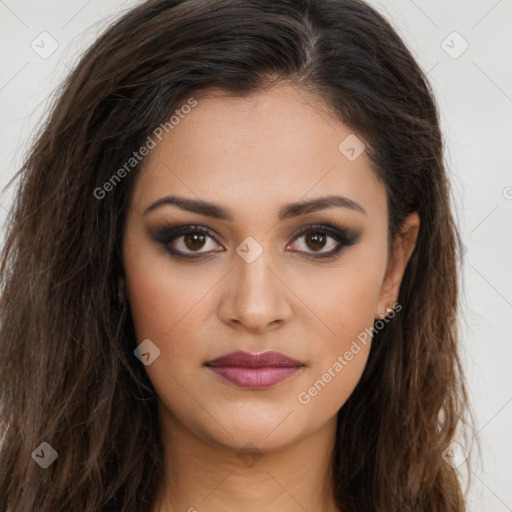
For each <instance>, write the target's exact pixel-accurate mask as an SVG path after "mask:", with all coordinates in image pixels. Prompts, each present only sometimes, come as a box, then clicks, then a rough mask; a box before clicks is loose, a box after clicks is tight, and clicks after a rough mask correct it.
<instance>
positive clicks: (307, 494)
mask: <svg viewBox="0 0 512 512" xmlns="http://www.w3.org/2000/svg"><path fill="white" fill-rule="evenodd" d="M351 133H352V132H351V130H350V129H349V128H348V127H347V126H346V125H344V124H343V123H341V122H340V121H339V120H338V119H336V118H335V117H334V116H333V115H332V114H330V113H329V112H328V110H327V109H326V108H325V106H324V105H323V103H322V102H321V100H320V99H319V98H317V97H316V96H314V95H312V94H311V93H308V92H306V91H304V90H302V89H298V88H297V87H294V86H292V85H280V86H276V87H274V88H272V89H270V90H267V91H265V92H260V93H258V94H253V95H251V96H249V97H245V98H235V97H231V96H228V95H227V94H225V93H223V92H222V91H214V90H212V91H209V93H208V94H207V95H206V96H204V97H201V98H200V99H199V100H198V104H197V106H195V107H194V108H193V109H192V110H191V112H190V113H189V114H188V115H186V116H185V117H184V118H183V119H181V120H180V122H179V124H177V125H176V126H175V127H174V129H173V130H172V131H171V132H170V133H169V134H168V135H166V136H165V137H164V138H163V139H162V141H161V142H160V143H159V144H158V145H157V147H156V148H155V149H153V150H152V151H151V153H150V155H149V156H148V158H149V160H148V162H147V167H146V168H145V170H144V172H143V173H141V174H140V175H139V176H138V179H137V182H136V185H135V188H134V191H133V194H132V196H131V198H130V204H129V212H128V217H127V222H126V226H125V231H124V236H123V260H124V261H123V262H124V268H125V274H126V281H125V282H124V283H122V286H123V287H124V292H125V294H126V296H127V299H128V301H129V304H130V309H131V313H132V317H133V321H134V326H135V331H136V334H137V341H138V343H140V342H142V341H143V340H145V339H150V340H151V341H152V343H154V345H156V346H157V347H158V348H159V349H160V355H159V356H158V357H157V358H156V359H155V360H154V362H152V363H151V364H150V365H148V366H146V367H145V368H146V371H147V373H148V376H149V378H150V379H151V382H152V383H153V385H154V387H155V390H156V392H157V394H158V397H159V419H160V427H161V431H162V439H163V442H164V447H165V454H166V466H167V470H168V478H167V480H166V483H165V485H163V486H162V489H161V492H160V493H159V497H160V498H161V502H160V504H159V506H158V507H157V508H155V509H154V512H170V511H173V512H174V511H187V510H189V511H190V512H192V511H193V510H198V511H215V512H221V511H230V512H236V511H244V512H256V511H258V512H259V511H261V510H265V511H268V512H272V511H279V512H288V511H294V512H295V511H303V510H311V511H313V510H324V511H328V512H333V511H337V510H338V509H337V507H336V505H335V503H334V499H333V497H332V491H331V488H330V486H329V483H328V479H327V475H328V474H329V461H330V455H331V452H332V449H333V447H334V439H335V429H336V417H337V412H338V410H339V409H340V408H341V407H342V406H343V404H344V403H345V402H346V400H347V399H348V397H349V396H350V394H351V393H352V391H353V390H354V388H355V386H356V384H357V382H358V381H359V379H360V377H361V375H362V372H363V370H364V367H365V364H366V361H367V357H368V354H369V350H370V345H371V342H368V343H367V344H366V346H365V345H364V344H362V343H359V345H360V348H361V350H360V351H359V352H358V353H357V355H354V357H353V358H352V359H351V360H350V361H348V362H347V365H346V366H344V367H343V370H342V371H340V372H338V373H335V377H332V378H331V380H330V382H328V383H327V384H326V385H325V387H324V388H323V389H322V390H321V391H320V392H318V393H317V394H316V396H314V397H311V400H310V401H309V403H307V404H303V403H300V401H299V400H298V395H299V393H301V392H304V391H306V392H307V390H308V389H309V388H310V387H311V386H312V385H313V383H314V382H315V381H317V380H318V379H319V378H321V377H322V375H323V374H325V372H327V370H328V369H329V368H332V366H333V363H334V362H335V361H336V360H337V358H338V356H343V355H344V354H345V352H346V351H347V350H349V349H350V347H351V344H352V342H353V341H354V340H356V338H357V336H358V334H360V333H361V332H364V330H365V328H366V329H370V327H372V326H373V323H374V319H375V318H380V315H381V314H382V313H384V312H385V308H386V306H391V305H393V304H394V303H395V302H396V301H397V298H398V291H399V286H400V282H401V280H402V276H403V272H404V269H405V266H406V264H407V261H408V259H409V257H410V255H411V253H412V251H413V249H414V245H415V242H416V237H417V234H418V229H419V217H418V215H417V214H416V213H413V214H411V215H410V216H409V217H408V218H407V219H406V222H405V224H404V227H403V231H402V234H403V236H402V237H401V238H399V239H398V241H397V243H396V244H395V246H394V251H393V253H392V254H391V255H389V256H390V257H389V262H388V254H387V236H388V233H387V215H388V211H387V202H386V193H385V189H384V186H383V184H382V183H381V182H380V181H378V180H377V179H376V176H375V174H374V173H373V171H372V168H371V162H370V160H369V158H368V156H367V154H366V152H363V153H362V154H361V155H360V156H359V157H358V158H357V159H356V160H354V161H350V160H349V159H347V158H346V157H345V156H344V155H343V154H342V153H341V152H340V151H339V150H338V146H339V144H340V142H341V141H343V140H344V139H345V138H346V137H347V136H348V135H350V134H351ZM168 194H173V195H176V196H180V197H186V198H190V199H202V200H205V201H209V202H214V203H216V204H219V205H222V206H223V207H226V208H229V209H231V210H232V212H233V220H219V219H215V218H212V217H209V216H206V215H204V214H198V213H192V212H188V211H184V210H182V209H180V208H178V207H176V206H173V205H164V206H160V207H158V208H155V209H154V210H152V211H150V212H149V213H147V214H144V212H145V210H146V209H147V208H148V207H149V206H150V205H151V204H153V203H154V202H155V201H157V200H159V199H161V198H162V197H164V196H166V195H168ZM333 194H336V195H342V196H345V197H348V198H350V199H351V200H353V201H355V202H357V203H358V204H359V205H360V206H362V208H364V210H365V212H366V213H361V212H359V211H355V210H352V209H349V208H344V207H330V208H325V209H323V210H320V211H316V212H311V213H307V214H302V215H300V216H299V217H292V218H288V219H285V220H281V221H280V220H279V219H278V211H279V209H280V208H281V207H282V206H283V205H285V204H287V203H291V202H296V201H306V200H310V199H314V198H318V197H322V196H326V195H333ZM166 222H176V223H178V224H179V225H185V226H186V225H191V224H198V225H200V226H204V227H207V228H209V229H210V230H211V231H212V233H213V234H214V235H215V236H216V237H217V240H215V239H213V238H210V237H206V238H205V241H204V242H203V243H202V245H201V243H199V244H197V243H196V245H194V244H193V243H192V244H191V243H190V242H189V243H188V245H186V244H185V237H184V236H180V237H178V238H177V239H176V240H174V241H173V242H171V245H172V246H173V247H174V248H177V249H178V250H181V251H182V252H184V253H188V254H192V255H193V254H194V250H195V251H196V253H195V254H197V253H198V252H199V253H201V254H204V253H208V256H201V258H199V259H198V260H195V261H194V260H191V261H187V260H180V259H176V258H173V257H172V256H171V255H170V254H169V253H168V252H167V251H166V249H165V247H164V246H163V245H161V244H159V243H158V242H157V241H155V239H154V237H153V234H154V232H155V231H156V230H158V229H159V228H160V227H161V226H162V225H165V223H166ZM309 223H315V224H316V223H318V224H325V223H342V225H345V226H347V227H348V228H351V229H353V230H356V231H358V232H359V234H360V236H359V238H358V241H357V243H356V244H355V245H352V246H347V247H345V248H343V249H342V250H341V252H339V253H338V254H337V256H336V257H334V258H331V259H329V258H326V259H325V260H321V259H318V260H315V259H312V258H310V257H308V255H311V254H315V251H316V253H317V254H318V253H327V252H329V251H330V250H331V249H332V248H334V247H336V246H337V242H336V240H334V239H333V238H331V237H328V238H327V239H326V242H325V243H324V246H323V247H322V244H318V245H315V244H314V243H312V242H309V244H308V236H307V234H303V235H301V236H299V237H296V236H295V233H296V232H297V231H298V230H299V229H300V228H301V227H303V226H305V225H307V224H309ZM191 231H192V232H193V229H191ZM311 231H313V232H315V231H318V229H317V230H315V229H312V230H311ZM248 236H250V237H252V238H253V239H255V240H256V241H257V242H258V243H259V244H260V246H261V249H262V251H263V252H262V253H261V255H259V256H258V257H257V258H256V259H255V260H254V261H252V262H251V263H248V262H247V261H246V260H244V259H243V258H242V257H241V256H240V255H239V254H238V253H237V252H236V248H237V247H238V246H239V245H240V244H241V243H242V242H243V241H244V240H245V239H246V237H248ZM250 250H253V249H250ZM396 314H404V313H403V312H402V313H396ZM391 321H392V320H391ZM235 350H246V351H249V352H253V353H259V352H263V351H266V350H276V351H278V352H282V353H284V354H286V355H288V356H289V357H292V358H295V359H298V360H300V361H302V362H303V363H304V364H305V367H303V368H302V369H301V370H300V371H299V372H298V373H297V374H295V375H294V376H293V377H291V378H289V379H288V380H286V381H284V382H281V383H279V384H277V385H275V386H272V387H269V388H266V389H259V390H254V389H246V388H241V387H238V386H235V385H234V384H232V383H229V382H226V381H224V380H222V379H221V378H219V377H218V376H217V375H215V374H214V373H213V372H211V371H210V370H209V369H208V368H207V367H205V366H204V363H205V362H206V361H208V360H211V359H214V358H216V357H218V356H221V355H224V354H226V353H230V352H233V351H235ZM331 373H332V372H331ZM247 443H251V445H250V446H251V447H253V450H254V453H253V455H254V458H253V459H244V457H242V456H241V453H242V452H241V451H240V449H241V448H242V447H244V446H246V445H247ZM171 461H172V465H171ZM173 472H174V473H173ZM172 475H177V477H176V476H172ZM171 482H172V483H173V486H174V487H173V488H171Z"/></svg>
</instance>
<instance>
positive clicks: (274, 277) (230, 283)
mask: <svg viewBox="0 0 512 512" xmlns="http://www.w3.org/2000/svg"><path fill="white" fill-rule="evenodd" d="M234 267H235V268H234V269H233V271H232V272H230V273H229V276H227V281H226V282H227V284H226V288H225V290H224V293H223V297H222V301H221V305H220V309H219V315H220V318H221V320H222V321H223V322H224V323H227V324H229V325H230V326H231V327H237V326H238V327H242V326H243V327H244V328H245V329H246V330H247V331H250V332H252V333H260V332H264V331H267V330H269V329H272V328H275V327H278V326H279V325H282V324H283V323H285V322H286V321H287V320H288V319H289V318H290V316H291V314H292V308H291V305H290V301H289V296H290V293H291V292H290V290H289V288H288V287H287V286H286V283H284V282H283V279H282V278H281V277H280V276H279V274H278V272H276V271H275V270H273V269H272V268H271V267H272V262H271V261H270V255H268V254H267V253H266V252H265V251H263V253H262V254H261V255H260V256H259V257H258V258H257V259H256V260H254V261H252V262H251V263H248V262H247V261H245V260H244V259H243V258H241V257H239V256H238V255H236V257H235V261H234Z"/></svg>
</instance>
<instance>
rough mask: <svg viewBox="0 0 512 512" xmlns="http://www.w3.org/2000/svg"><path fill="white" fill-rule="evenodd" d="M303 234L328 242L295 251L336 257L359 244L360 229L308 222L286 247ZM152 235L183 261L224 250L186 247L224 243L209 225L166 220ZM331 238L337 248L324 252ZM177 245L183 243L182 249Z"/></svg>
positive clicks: (321, 257) (309, 255) (315, 256)
mask: <svg viewBox="0 0 512 512" xmlns="http://www.w3.org/2000/svg"><path fill="white" fill-rule="evenodd" d="M304 235H306V237H309V238H307V241H308V242H309V243H311V241H313V244H318V243H319V242H320V245H322V242H324V241H325V244H324V245H322V247H320V250H318V251H316V250H312V251H308V250H294V251H293V252H295V253H298V254H300V255H301V256H303V257H304V258H306V259H308V258H309V259H315V260H328V259H332V258H335V257H336V256H337V255H338V254H339V253H340V252H341V251H342V250H343V249H345V248H346V247H350V246H353V245H355V244H357V243H358V241H359V239H360V232H359V231H357V230H355V229H353V228H350V227H348V226H345V225H336V224H334V223H331V222H327V223H315V224H307V225H305V226H302V227H301V228H300V229H299V230H297V231H296V232H295V233H294V234H293V235H292V237H291V238H292V240H291V242H289V243H288V244H287V245H286V247H287V248H288V247H290V245H295V244H296V240H298V239H300V238H301V237H304ZM151 236H152V238H153V239H154V241H155V242H156V243H158V244H159V245H161V246H163V247H164V249H165V250H166V251H167V252H168V253H169V255H170V256H171V257H173V258H176V259H180V260H198V259H206V258H207V257H208V258H209V257H210V256H211V255H212V254H213V253H215V252H223V251H224V250H225V249H220V250H219V249H213V250H208V251H203V250H201V249H203V248H204V247H203V246H201V247H199V250H194V248H193V247H192V248H191V247H190V245H188V246H187V245H186V244H192V245H194V244H199V245H201V244H202V243H203V242H204V245H207V244H208V240H211V245H214V246H215V245H217V246H220V247H222V243H221V242H220V241H219V238H220V237H218V236H217V235H216V234H215V232H214V231H213V230H211V229H210V228H208V227H206V226H202V225H199V224H182V223H179V224H173V223H169V222H166V223H163V224H162V225H160V226H159V227H157V228H155V229H153V230H151ZM329 240H332V241H334V242H335V247H334V248H333V249H331V250H329V251H323V249H324V247H325V245H327V244H328V241H329ZM331 245H332V243H331ZM177 246H181V249H180V248H178V247H177Z"/></svg>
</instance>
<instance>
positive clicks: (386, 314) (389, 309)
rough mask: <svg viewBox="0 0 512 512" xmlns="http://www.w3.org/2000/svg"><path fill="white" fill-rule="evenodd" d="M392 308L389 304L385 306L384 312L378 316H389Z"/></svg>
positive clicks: (382, 318) (382, 317)
mask: <svg viewBox="0 0 512 512" xmlns="http://www.w3.org/2000/svg"><path fill="white" fill-rule="evenodd" d="M393 311H394V309H393V308H391V307H389V306H386V312H385V313H382V314H381V315H380V318H381V320H384V318H386V317H387V316H389V315H390V314H391V313H393Z"/></svg>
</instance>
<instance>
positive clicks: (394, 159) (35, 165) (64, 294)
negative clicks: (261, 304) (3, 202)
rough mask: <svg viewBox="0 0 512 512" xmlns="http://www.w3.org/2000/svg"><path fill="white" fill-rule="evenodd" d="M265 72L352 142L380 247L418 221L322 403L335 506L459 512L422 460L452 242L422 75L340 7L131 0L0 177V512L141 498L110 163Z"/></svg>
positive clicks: (147, 497)
mask: <svg viewBox="0 0 512 512" xmlns="http://www.w3.org/2000/svg"><path fill="white" fill-rule="evenodd" d="M280 81H288V82H290V83H292V84H294V85H297V86H299V87H302V88H304V89H305V90H308V91H311V92H314V93H315V94H317V95H318V96H319V97H321V98H323V99H324V100H325V102H326V104H327V105H328V106H329V108H330V109H331V110H332V112H333V113H334V114H335V115H337V116H338V118H339V119H340V120H341V121H342V122H344V123H346V124H347V125H348V126H349V127H351V129H352V130H353V131H354V133H357V134H358V136H359V137H360V138H361V139H362V140H364V141H365V144H366V145H367V151H368V154H369V156H370V158H371V159H372V162H373V164H374V167H375V172H376V173H377V175H378V177H379V179H381V180H382V183H383V184H384V185H385V189H386V193H387V198H388V205H389V224H388V225H389V242H390V245H391V243H392V241H393V240H394V239H395V237H396V236H397V233H399V229H400V226H401V223H402V222H403V220H404V219H405V217H406V215H407V214H409V213H410V212H413V211H417V212H418V213H419V215H420V218H421V227H420V232H419V236H418V240H417V245H416V249H415V250H414V252H413V254H412V257H411V259H410V261H409V264H408V266H407V268H406V271H405V275H404V278H403V282H402V285H401V288H400V294H399V303H400V304H401V305H403V310H402V311H401V312H400V313H399V314H397V315H396V317H395V318H394V319H393V321H392V322H390V323H389V325H386V326H385V328H383V329H379V330H376V332H375V334H374V340H375V342H374V343H373V345H372V349H371V353H370V356H369V360H368V363H367V366H366V368H365V370H364V373H363V375H362V378H361V380H360V382H359V383H358V385H357V387H356V389H355V390H354V392H353V393H352V395H351V396H350V398H349V399H348V401H347V402H346V403H345V404H344V405H343V407H342V408H341V409H340V411H339V413H338V430H337V439H336V448H335V451H334V453H333V458H332V463H333V464H332V478H333V486H334V491H335V498H336V501H337V503H338V505H339V507H340V509H341V510H343V511H357V512H363V511H378V512H390V511H393V512H398V511H407V512H410V511H413V510H414V511H423V512H426V511H429V512H430V511H432V512H437V511H438V512H441V511H443V512H455V511H463V510H464V509H465V507H464V499H463V492H462V486H461V483H460V481H459V480H460V479H459V477H458V476H457V472H456V471H455V470H454V469H453V468H452V466H451V465H450V464H449V463H447V462H446V460H445V457H443V456H442V455H443V452H444V451H445V450H446V448H447V447H448V446H449V445H450V443H451V442H452V441H453V439H454V438H455V437H454V436H455V435H456V433H457V431H458V427H459V426H460V425H466V424H469V423H468V421H467V418H468V417H469V416H470V414H468V411H469V409H468V404H467V394H466V387H465V380H464V375H463V372H462V368H461V362H460V359H459V355H458V350H459V349H458V339H457V330H456V321H457V314H458V309H457V302H458V299H457V297H458V286H459V276H458V261H459V254H460V247H461V246H460V238H459V234H458V231H457V227H456V224H455V221H454V217H453V216H452V212H451V204H450V191H449V183H448V181H447V177H446V172H445V168H444V164H443V141H442V136H441V133H440V129H439V120H438V112H437V107H436V104H435V100H434V98H433V93H432V90H431V89H430V86H429V84H428V82H427V80H426V77H425V74H424V73H423V72H422V70H421V69H420V68H419V66H418V65H417V63H416V62H415V60H414V58H413V57H412V56H411V54H410V52H409V51H408V50H407V48H406V47H405V45H404V43H403V42H402V40H401V39H400V37H399V36H398V35H397V34H396V32H395V31H394V29H393V28H392V27H391V25H390V24H389V23H388V22H387V21H386V20H385V19H384V18H383V17H382V16H381V15H380V14H379V13H377V12H376V11H375V10H373V9H372V8H370V7H369V6H368V5H366V4H365V3H363V2H362V1H359V0H149V1H147V2H145V3H142V4H141V5H139V6H137V7H136V8H134V9H132V10H130V11H128V12H127V13H125V14H124V15H123V16H122V17H121V18H120V19H119V20H118V21H116V22H115V23H113V24H112V25H111V26H110V27H109V28H108V29H107V30H106V31H105V32H104V33H103V34H102V35H101V36H100V37H99V38H98V39H97V41H96V42H95V43H94V44H93V45H92V46H91V47H90V48H89V49H88V51H87V52H86V53H85V54H84V55H83V57H82V58H81V59H80V61H79V62H78V64H77V65H76V67H75V69H74V70H73V71H72V72H71V73H70V75H69V76H68V78H67V79H66V80H65V82H64V83H63V84H62V87H61V89H60V90H59V91H58V94H57V95H56V96H55V99H54V102H53V104H52V108H51V112H50V113H49V115H48V118H47V121H46V123H45V124H44V126H42V127H41V129H40V131H39V133H38V134H37V139H36V141H35V143H34V144H33V147H32V149H31V151H30V153H29V155H28V156H27V158H26V160H25V162H24V165H23V166H22V168H21V169H20V170H19V171H18V172H17V173H16V175H15V177H14V178H13V180H12V181H11V184H12V182H13V181H14V179H15V178H18V179H19V186H18V189H17V192H16V195H15V202H14V205H13V207H12V209H11V211H10V215H9V218H8V225H7V233H6V238H5V246H4V248H3V251H2V261H1V267H0V268H1V303H0V315H1V317H0V320H1V325H0V340H1V341H0V349H1V350H0V352H1V357H0V439H1V440H2V445H1V447H0V511H1V512H19V511H24V512H36V511H38V512H41V511H43V512H61V511H66V512H70V511H80V512H93V511H94V512H96V511H104V512H106V511H112V512H113V511H126V512H128V511H133V512H145V511H148V512H149V511H151V510H152V507H154V505H155V493H156V489H157V487H158V485H159V483H161V482H162V479H163V478H164V473H163V471H164V464H163V446H162V441H161V438H160V433H159V429H158V422H157V419H156V395H155V391H154V388H153V387H152V385H151V382H150V381H149V379H148V377H147V375H146V373H145V371H144V369H143V366H142V365H141V364H140V362H139V361H138V360H137V358H136V357H135V356H134V354H133V351H134V349H135V347H136V346H137V340H136V339H135V335H134V331H133V325H132V321H131V316H130V312H129V310H128V309H127V306H126V305H125V303H124V302H123V301H120V300H119V282H120V279H122V276H123V265H122V260H121V257H120V247H121V239H122V235H123V226H124V220H125V217H126V207H127V204H128V198H129V196H130V193H131V191H132V189H133V183H134V179H135V176H136V175H137V173H140V171H141V169H142V168H143V166H144V164H145V162H146V159H142V160H141V161H140V163H136V165H133V169H132V168H127V167H126V162H128V161H130V158H133V152H134V151H136V150H137V149H138V148H140V147H142V146H143V145H144V144H145V143H146V141H147V140H148V137H153V138H154V136H155V135H154V133H155V129H156V128H157V127H158V126H160V125H161V124H162V123H166V122H168V119H169V117H170V116H171V115H172V113H173V112H174V111H175V110H176V109H177V108H179V107H180V105H182V104H183V103H184V102H185V101H186V99H187V98H190V97H192V96H193V95H194V94H196V93H197V94H198V95H199V96H200V93H204V92H205V91H206V92H207V91H208V89H209V88H210V87H217V88H221V89H223V90H225V91H229V92H230V93H232V94H234V95H249V94H251V93H253V92H256V91H259V90H261V89H262V88H265V87H272V86H273V85H274V84H277V83H278V82H280ZM199 96H198V97H199ZM199 101H200V100H199ZM340 142H341V141H340ZM123 166H125V167H124V168H125V171H126V172H125V173H122V179H117V181H115V183H114V184H112V183H113V182H112V181H111V180H112V177H113V175H114V174H116V173H117V176H118V177H119V176H120V175H121V174H120V173H119V172H118V170H119V169H121V168H123ZM109 180H110V181H109ZM107 182H109V183H110V184H111V187H108V193H107V192H105V190H107V187H105V184H106V183H107ZM99 190H101V191H103V192H101V194H100V193H99V192H98V191H99ZM95 191H96V192H95ZM140 341H141V340H139V342H140ZM43 442H47V443H48V444H49V445H50V446H51V447H53V448H54V449H55V450H56V452H57V454H58V459H57V461H56V462H55V463H53V464H52V465H51V466H50V467H48V468H47V469H43V468H42V467H40V465H38V464H36V462H35V458H34V455H33V452H34V450H36V448H39V447H40V445H41V443H43ZM45 446H46V445H44V446H43V448H44V447H45ZM39 449H41V448H39Z"/></svg>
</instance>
